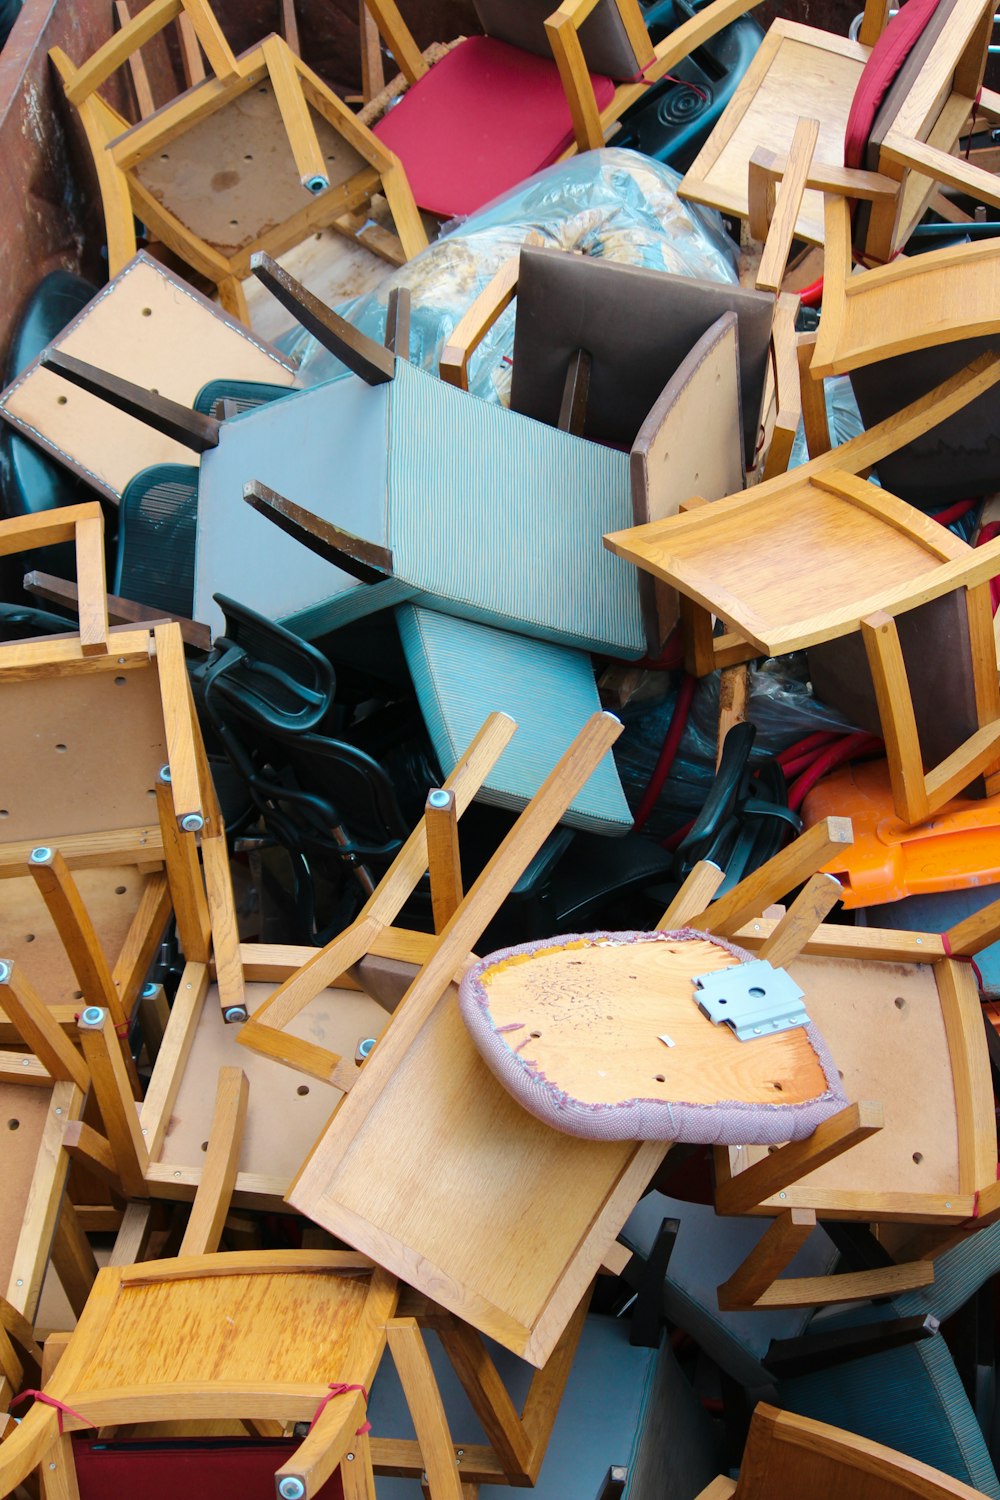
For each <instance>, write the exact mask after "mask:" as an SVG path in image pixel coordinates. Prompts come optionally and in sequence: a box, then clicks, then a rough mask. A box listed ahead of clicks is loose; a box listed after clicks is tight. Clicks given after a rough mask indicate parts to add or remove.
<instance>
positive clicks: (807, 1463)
mask: <svg viewBox="0 0 1000 1500" xmlns="http://www.w3.org/2000/svg"><path fill="white" fill-rule="evenodd" d="M823 1495H842V1496H844V1497H845V1500H847V1497H850V1500H855V1497H856V1500H904V1497H905V1496H907V1495H913V1496H919V1497H920V1500H982V1495H981V1493H980V1491H979V1490H974V1489H972V1488H971V1487H970V1486H969V1485H967V1484H963V1483H962V1482H961V1480H958V1479H952V1478H951V1476H950V1475H949V1474H942V1473H941V1471H940V1470H939V1469H932V1468H930V1467H929V1465H927V1464H922V1463H919V1462H918V1461H917V1460H916V1459H915V1458H909V1457H907V1455H906V1454H905V1453H897V1452H896V1451H895V1450H894V1449H892V1448H886V1447H883V1445H882V1444H881V1443H873V1442H871V1441H870V1440H869V1439H868V1438H863V1437H858V1436H857V1434H856V1433H853V1432H845V1431H844V1430H843V1428H840V1427H830V1426H828V1425H827V1423H826V1422H815V1421H813V1420H812V1418H810V1417H800V1416H796V1415H795V1414H794V1413H793V1412H787V1411H779V1410H778V1409H777V1408H776V1407H774V1406H768V1405H767V1404H765V1403H764V1402H761V1403H760V1404H759V1405H758V1406H756V1407H755V1408H754V1414H753V1417H752V1419H751V1422H750V1432H749V1435H748V1437H747V1445H746V1449H745V1451H744V1454H743V1462H742V1463H741V1465H740V1474H739V1478H738V1479H737V1480H735V1481H734V1480H732V1479H727V1478H725V1477H722V1476H720V1478H718V1479H716V1480H714V1481H713V1482H712V1483H711V1484H710V1485H709V1486H708V1488H707V1489H704V1490H702V1492H701V1494H700V1495H699V1496H698V1497H697V1500H730V1497H732V1500H819V1497H820V1496H823Z"/></svg>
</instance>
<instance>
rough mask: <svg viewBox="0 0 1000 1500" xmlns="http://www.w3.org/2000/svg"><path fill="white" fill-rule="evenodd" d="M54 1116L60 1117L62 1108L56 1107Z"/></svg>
mask: <svg viewBox="0 0 1000 1500" xmlns="http://www.w3.org/2000/svg"><path fill="white" fill-rule="evenodd" d="M56 1114H57V1115H61V1114H62V1107H61V1106H57V1107H56Z"/></svg>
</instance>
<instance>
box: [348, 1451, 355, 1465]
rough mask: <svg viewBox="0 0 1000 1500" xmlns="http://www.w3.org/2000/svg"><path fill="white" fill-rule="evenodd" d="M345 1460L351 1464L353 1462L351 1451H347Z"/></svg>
mask: <svg viewBox="0 0 1000 1500" xmlns="http://www.w3.org/2000/svg"><path fill="white" fill-rule="evenodd" d="M347 1462H348V1463H349V1464H352V1463H353V1462H354V1454H353V1453H349V1454H348V1455H347Z"/></svg>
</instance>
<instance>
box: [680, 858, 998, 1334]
mask: <svg viewBox="0 0 1000 1500" xmlns="http://www.w3.org/2000/svg"><path fill="white" fill-rule="evenodd" d="M751 878H752V877H751ZM829 879H830V877H829V876H824V877H819V878H818V880H817V882H816V883H814V888H813V891H812V893H810V891H809V887H808V886H807V887H806V890H805V892H803V895H802V897H800V899H799V901H798V902H796V903H795V905H793V907H792V908H790V909H789V912H788V914H787V915H786V917H785V918H784V923H785V925H786V929H787V930H788V932H789V934H791V932H792V931H793V930H794V928H795V925H796V924H795V923H794V922H793V920H792V918H793V914H794V913H795V911H796V907H798V908H799V921H798V927H797V935H796V936H795V940H794V942H793V943H792V945H791V948H790V949H789V948H788V947H786V948H785V953H784V955H783V956H781V957H780V960H779V958H774V957H772V962H778V961H780V962H782V964H783V966H784V967H786V968H787V970H788V972H789V974H790V975H791V977H792V978H793V979H794V980H795V982H796V984H797V985H798V986H799V987H800V989H801V990H802V991H803V993H804V995H805V997H806V999H805V1002H804V1003H805V1004H806V1006H807V1009H808V1012H809V1015H810V1017H811V1019H812V1020H814V1021H815V1022H816V1024H817V1026H818V1027H819V1029H820V1031H821V1033H822V1035H823V1037H824V1039H825V1040H826V1042H827V1044H828V1046H829V1048H830V1051H831V1053H832V1055H833V1057H834V1058H835V1060H836V1063H837V1066H838V1069H839V1070H840V1072H841V1073H842V1075H843V1087H844V1090H845V1093H846V1094H847V1096H848V1098H849V1099H852V1100H856V1101H861V1100H865V1099H871V1098H878V1100H879V1101H880V1104H881V1111H882V1122H883V1123H882V1126H881V1128H880V1129H879V1130H878V1131H877V1132H873V1133H872V1134H871V1136H870V1137H868V1138H865V1139H863V1140H859V1141H857V1142H856V1143H855V1145H854V1146H853V1149H852V1150H851V1151H850V1152H849V1153H848V1154H846V1155H844V1154H841V1153H840V1152H838V1153H837V1154H836V1155H834V1156H831V1157H826V1156H825V1154H824V1152H823V1148H822V1145H821V1143H820V1142H819V1139H818V1138H819V1137H820V1136H821V1135H823V1134H824V1133H826V1132H827V1127H826V1126H821V1127H820V1128H819V1129H818V1130H817V1131H816V1132H815V1136H814V1137H812V1138H811V1141H810V1142H809V1143H806V1144H808V1145H809V1147H810V1149H809V1152H808V1153H807V1155H806V1156H802V1155H801V1143H791V1144H789V1145H786V1146H782V1147H780V1148H779V1149H778V1150H777V1151H774V1150H773V1148H772V1149H771V1150H770V1151H769V1150H768V1148H757V1147H743V1146H735V1147H718V1148H716V1184H717V1186H716V1195H715V1204H716V1211H717V1212H718V1213H721V1214H761V1215H767V1216H770V1217H771V1218H772V1219H773V1223H772V1224H771V1226H770V1227H769V1229H768V1230H767V1232H766V1233H765V1234H764V1235H763V1237H762V1238H761V1239H760V1241H759V1242H758V1244H757V1245H756V1246H755V1248H754V1249H753V1250H752V1251H751V1253H750V1254H749V1255H748V1257H747V1259H746V1260H745V1261H744V1263H743V1264H742V1265H741V1266H740V1267H739V1268H738V1269H737V1270H735V1271H734V1273H733V1274H732V1276H730V1277H729V1279H728V1280H727V1281H726V1282H725V1283H724V1284H723V1285H722V1286H721V1287H720V1288H719V1293H718V1297H719V1306H720V1307H721V1308H723V1309H724V1310H737V1309H746V1308H782V1307H803V1306H813V1305H822V1304H825V1303H828V1302H850V1301H852V1300H854V1299H855V1298H862V1297H879V1296H893V1295H895V1294H897V1293H899V1292H903V1291H906V1290H908V1289H912V1288H914V1287H919V1286H920V1285H923V1284H926V1283H927V1282H929V1281H932V1280H933V1266H932V1261H933V1259H934V1257H935V1256H936V1255H938V1254H940V1253H941V1251H943V1250H944V1249H946V1248H947V1247H948V1246H949V1245H950V1244H953V1243H954V1242H955V1240H956V1239H958V1238H961V1237H962V1236H963V1235H965V1234H967V1233H968V1232H969V1231H970V1230H976V1229H979V1228H984V1227H985V1226H987V1225H989V1224H992V1223H993V1222H995V1220H996V1219H997V1218H998V1217H1000V1190H998V1187H997V1183H996V1163H995V1160H994V1158H995V1156H996V1129H995V1124H994V1119H993V1093H992V1084H991V1075H990V1064H989V1053H988V1048H987V1042H986V1035H985V1031H984V1026H983V1019H982V1016H981V1014H980V1002H979V992H978V989H977V986H976V982H975V979H974V977H973V974H972V971H971V968H970V966H969V964H968V962H967V961H965V962H963V960H968V959H970V958H971V957H972V956H973V955H974V954H975V953H976V952H977V951H978V949H979V948H980V947H982V946H984V945H985V944H987V943H988V942H990V941H992V940H994V939H995V937H996V933H997V930H998V924H1000V903H994V904H993V906H992V907H989V908H986V909H984V910H983V911H981V912H978V913H976V915H975V916H974V917H970V918H968V919H967V920H966V921H964V922H962V923H960V924H959V925H958V926H956V927H954V928H953V929H952V930H951V932H949V933H945V934H944V935H942V936H938V935H937V934H933V933H906V932H896V931H890V930H879V929H875V928H857V929H855V928H850V927H844V926H840V925H837V924H832V923H827V922H822V921H820V922H819V923H818V924H817V922H816V920H815V916H816V912H817V910H818V908H817V907H816V905H815V902H816V899H817V897H818V896H819V894H820V891H821V887H820V886H819V881H820V880H829ZM734 897H736V893H735V892H734V893H730V894H729V895H727V896H723V897H722V898H720V900H718V901H717V902H716V903H715V904H714V905H713V906H712V907H709V908H708V909H707V910H706V911H705V912H704V913H702V914H701V915H700V916H699V915H695V916H693V917H692V919H691V921H692V924H693V925H695V926H699V925H702V924H704V925H705V926H707V928H708V930H709V931H712V932H714V933H716V934H717V935H720V936H729V937H732V938H733V940H734V941H736V942H738V943H741V944H744V945H745V946H746V947H747V948H749V949H750V950H751V951H754V952H760V953H762V954H763V953H766V952H769V953H771V954H774V953H775V950H776V949H777V950H779V953H780V946H782V945H781V944H779V940H778V937H777V934H778V932H779V930H780V927H781V923H780V922H779V923H776V922H775V921H773V920H770V919H765V918H763V917H759V916H758V917H757V918H755V919H754V920H751V921H747V920H746V918H747V917H748V915H749V911H750V908H749V907H748V905H747V903H746V902H744V901H742V900H741V899H739V898H738V897H737V899H734ZM827 909H828V908H827ZM845 996H849V997H850V1000H849V1003H848V1004H845ZM887 1057H889V1058H891V1059H892V1067H891V1068H890V1069H888V1070H887V1068H886V1058H887ZM917 1080H919V1083H918V1082H917ZM825 1218H826V1219H843V1220H852V1221H856V1222H862V1223H879V1224H881V1225H882V1226H883V1230H884V1231H885V1233H884V1236H883V1238H884V1239H887V1240H888V1242H889V1244H890V1245H891V1246H892V1248H893V1250H894V1251H895V1252H896V1254H897V1261H898V1263H894V1262H892V1261H890V1258H889V1256H888V1255H885V1256H884V1258H883V1262H882V1264H881V1265H876V1266H874V1268H872V1269H870V1270H865V1271H859V1272H853V1273H849V1274H843V1275H821V1276H816V1275H813V1276H809V1277H807V1278H805V1279H802V1278H795V1277H792V1278H784V1279H782V1278H781V1277H780V1272H781V1271H782V1270H784V1269H785V1268H786V1267H787V1266H788V1264H789V1262H790V1261H791V1259H792V1258H793V1257H794V1255H795V1254H796V1253H797V1251H798V1250H799V1249H800V1248H801V1247H802V1245H803V1244H804V1242H805V1240H806V1239H807V1238H808V1237H809V1235H810V1234H811V1232H812V1230H813V1228H815V1225H816V1222H817V1219H825Z"/></svg>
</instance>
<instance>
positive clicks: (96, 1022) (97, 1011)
mask: <svg viewBox="0 0 1000 1500" xmlns="http://www.w3.org/2000/svg"><path fill="white" fill-rule="evenodd" d="M80 1020H81V1021H83V1023H84V1024H85V1025H86V1026H102V1025H103V1024H104V1011H103V1010H102V1009H101V1007H100V1006H99V1005H88V1006H86V1007H85V1008H84V1011H83V1014H82V1015H81V1016H80Z"/></svg>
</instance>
